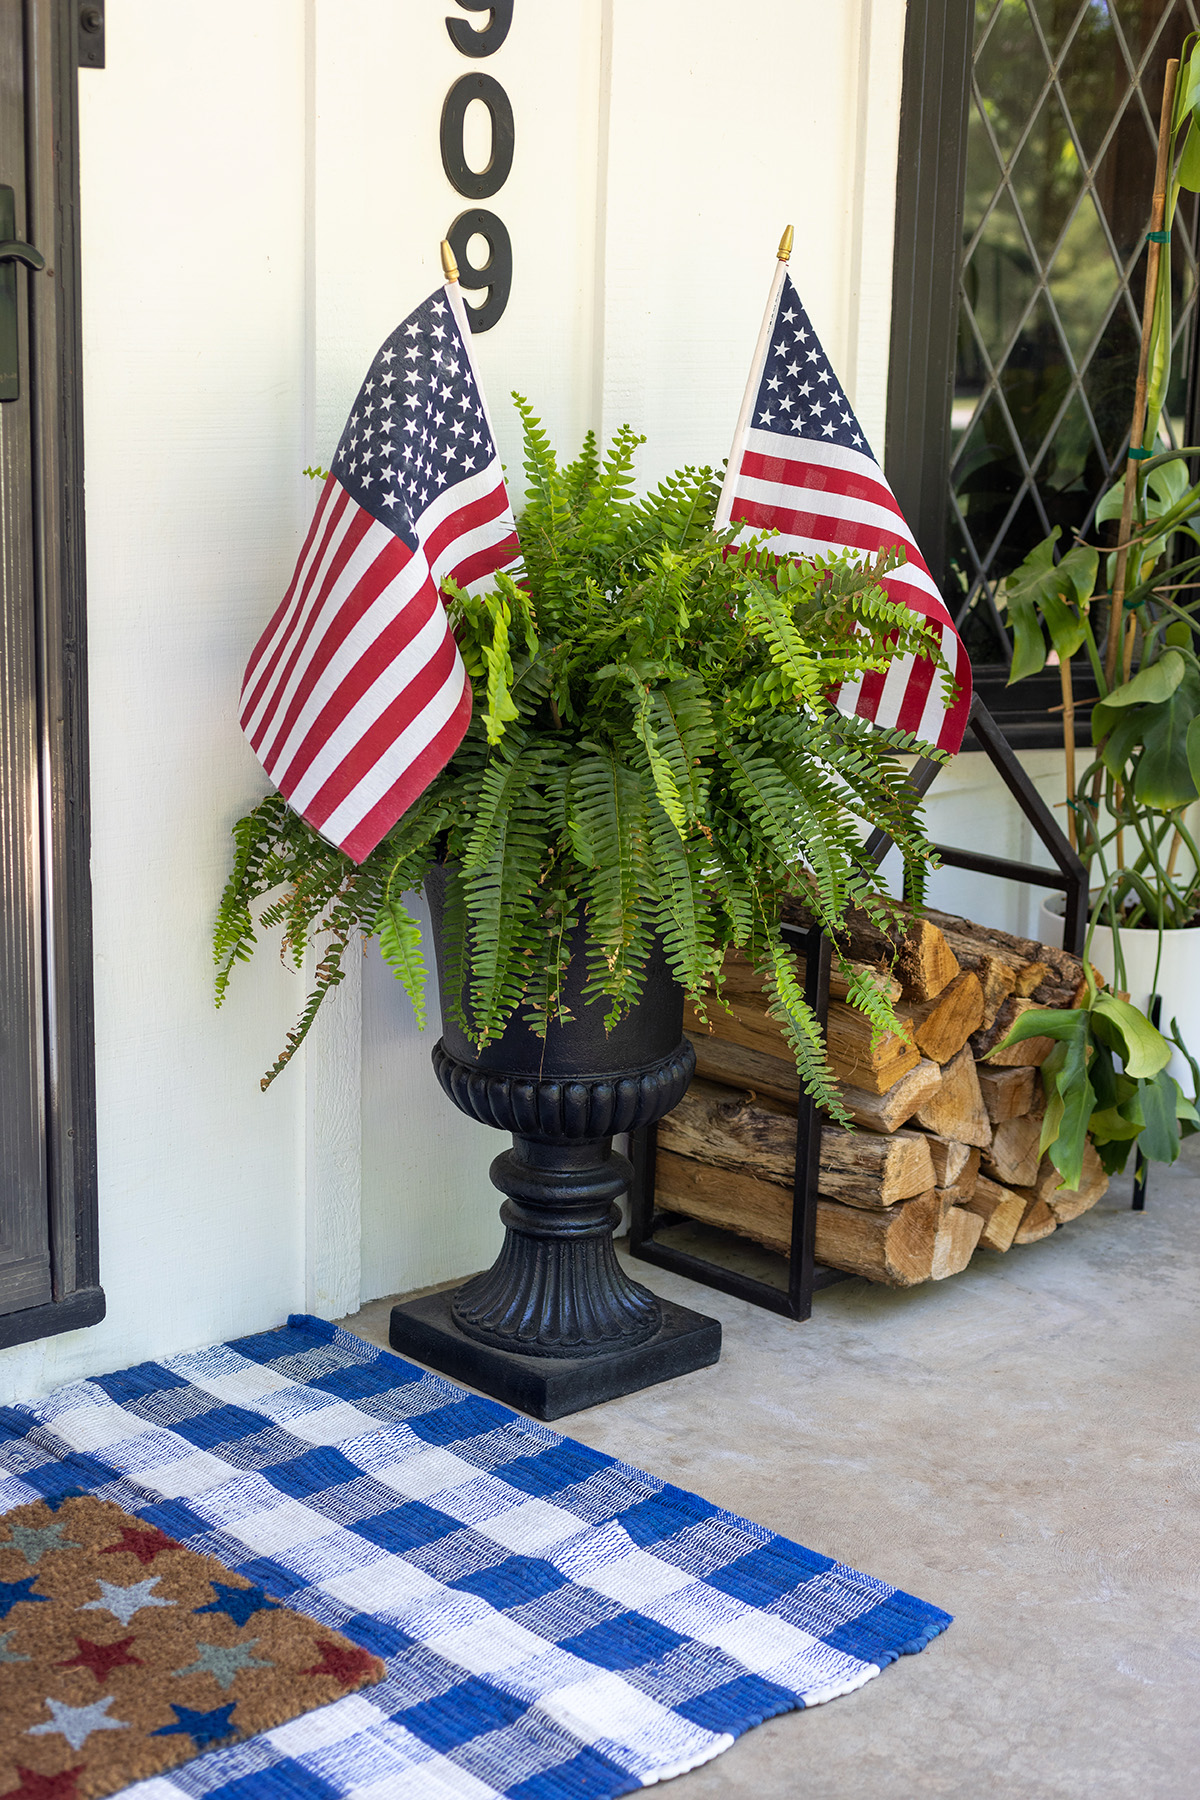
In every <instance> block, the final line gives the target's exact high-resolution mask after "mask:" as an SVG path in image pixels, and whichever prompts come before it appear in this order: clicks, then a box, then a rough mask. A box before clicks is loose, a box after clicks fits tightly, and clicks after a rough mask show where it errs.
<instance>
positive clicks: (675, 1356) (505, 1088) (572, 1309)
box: [390, 868, 721, 1419]
mask: <svg viewBox="0 0 1200 1800" xmlns="http://www.w3.org/2000/svg"><path fill="white" fill-rule="evenodd" d="M444 886H445V872H444V870H442V869H441V868H438V869H435V870H433V871H432V872H431V874H430V876H429V877H428V878H427V880H426V887H425V891H426V894H427V896H428V899H429V905H430V912H431V914H432V917H433V927H434V942H435V948H436V951H437V958H438V980H439V984H440V986H441V992H442V998H443V1004H442V1014H443V1020H444V1023H443V1030H442V1037H441V1039H440V1040H439V1042H438V1043H437V1044H436V1045H435V1047H434V1051H433V1066H434V1068H435V1070H436V1071H437V1076H438V1080H439V1081H440V1082H441V1084H442V1086H443V1088H444V1089H445V1090H446V1093H447V1094H448V1095H449V1097H450V1099H451V1100H453V1102H454V1104H455V1105H456V1106H457V1107H458V1108H459V1110H460V1111H461V1112H464V1113H466V1115H467V1117H468V1118H471V1119H477V1120H479V1122H480V1123H481V1124H484V1125H493V1126H495V1127H497V1128H498V1129H499V1130H501V1131H509V1132H511V1133H512V1139H513V1147H512V1149H511V1150H506V1151H504V1152H503V1154H502V1155H500V1156H498V1157H497V1158H496V1160H495V1161H494V1162H493V1164H492V1167H491V1177H492V1181H493V1182H494V1183H495V1185H496V1186H497V1187H498V1188H499V1189H500V1191H501V1193H502V1194H504V1195H505V1200H504V1204H503V1205H502V1206H501V1208H500V1216H501V1218H502V1219H503V1221H504V1225H505V1238H504V1246H503V1248H502V1249H501V1251H500V1254H499V1256H498V1257H497V1258H496V1261H495V1262H494V1263H493V1265H492V1267H491V1268H490V1269H487V1270H485V1271H484V1273H483V1274H482V1275H476V1276H475V1277H474V1278H473V1279H472V1280H471V1281H468V1282H466V1283H465V1284H464V1285H463V1286H462V1287H460V1288H458V1289H456V1290H455V1291H453V1292H451V1293H446V1292H443V1293H439V1294H429V1295H426V1296H425V1297H424V1298H422V1299H420V1300H410V1301H408V1302H407V1303H406V1304H405V1305H402V1306H396V1307H394V1308H393V1309H392V1320H391V1334H390V1335H391V1343H392V1347H393V1349H395V1350H399V1351H402V1352H404V1353H405V1354H407V1355H410V1356H415V1357H416V1358H417V1359H418V1361H420V1362H423V1363H428V1364H430V1365H432V1366H433V1367H434V1368H437V1369H441V1370H443V1371H444V1372H445V1373H446V1374H448V1375H453V1376H457V1377H458V1378H459V1379H461V1380H464V1381H469V1382H470V1383H471V1384H472V1385H473V1386H475V1387H478V1388H482V1389H483V1390H484V1392H485V1393H488V1394H494V1395H495V1396H496V1398H497V1399H500V1400H504V1401H506V1402H507V1403H508V1404H509V1405H511V1406H516V1407H519V1408H521V1410H522V1411H525V1412H530V1413H533V1414H534V1415H535V1416H536V1417H537V1418H540V1419H557V1418H561V1417H562V1415H563V1414H564V1413H570V1412H577V1411H578V1410H579V1409H580V1408H581V1407H584V1406H591V1405H594V1404H595V1403H596V1402H598V1401H600V1400H611V1399H613V1398H615V1397H616V1395H618V1394H629V1393H633V1392H635V1391H636V1390H637V1389H638V1388H643V1387H650V1386H651V1385H652V1384H653V1383H655V1382H658V1381H665V1380H667V1379H669V1378H670V1377H672V1376H674V1375H683V1374H686V1373H687V1372H688V1371H689V1370H692V1369H700V1368H704V1367H705V1366H706V1365H707V1364H709V1363H714V1362H716V1361H717V1358H718V1357H719V1355H720V1351H721V1327H720V1325H719V1323H718V1322H717V1320H715V1319H709V1318H706V1317H704V1315H703V1314H701V1313H695V1312H691V1311H689V1310H688V1308H686V1307H682V1306H676V1305H675V1304H674V1303H673V1302H671V1301H669V1300H660V1299H658V1298H657V1296H656V1295H654V1294H652V1293H651V1292H650V1290H649V1289H648V1288H644V1287H642V1286H641V1284H640V1283H639V1282H636V1281H633V1280H631V1279H630V1277H629V1276H628V1275H627V1274H626V1273H625V1271H624V1269H623V1268H622V1267H621V1265H620V1263H619V1262H618V1261H617V1257H616V1252H615V1250H614V1248H613V1228H614V1226H615V1225H617V1224H618V1222H619V1220H620V1216H621V1215H620V1209H619V1207H618V1206H617V1205H616V1201H617V1199H618V1198H619V1196H620V1195H621V1194H622V1193H624V1191H625V1189H626V1188H627V1187H628V1185H629V1182H630V1180H631V1178H632V1174H633V1171H632V1169H631V1167H630V1164H629V1162H628V1160H627V1158H625V1157H624V1156H621V1155H620V1154H618V1153H617V1152H616V1151H614V1150H613V1147H612V1140H613V1136H614V1134H616V1133H618V1132H625V1131H636V1130H638V1129H639V1127H641V1126H643V1125H650V1124H652V1123H653V1122H654V1121H655V1120H657V1119H661V1118H662V1116H663V1114H664V1113H668V1112H670V1110H671V1108H672V1107H673V1106H675V1105H676V1104H677V1103H678V1101H679V1100H680V1099H681V1098H682V1097H683V1094H684V1092H685V1091H686V1089H687V1086H688V1083H689V1082H690V1081H691V1079H692V1074H693V1071H694V1069H695V1063H696V1058H695V1053H694V1052H693V1050H692V1047H691V1045H690V1044H689V1043H688V1041H687V1039H686V1038H685V1037H684V1035H683V990H682V989H681V988H680V986H679V984H678V983H677V982H676V981H675V979H674V978H673V976H672V975H671V973H670V970H669V969H668V967H667V964H666V961H665V959H664V958H663V957H662V955H661V953H658V954H656V956H655V958H654V960H653V961H652V963H651V967H650V971H649V976H648V979H647V982H646V987H645V991H644V994H643V997H642V1000H641V1002H640V1003H639V1005H638V1006H637V1007H635V1008H634V1009H633V1010H632V1012H630V1014H629V1015H628V1016H627V1017H626V1018H625V1019H624V1020H622V1022H621V1023H620V1024H619V1025H618V1026H617V1027H616V1028H615V1029H614V1030H613V1031H612V1032H609V1033H606V1032H605V1030H604V1016H605V1013H606V1012H607V1010H608V1005H607V1002H604V1001H601V1002H599V1003H592V1004H590V1005H588V1004H585V1003H584V1000H583V996H582V987H583V981H584V968H583V962H584V957H583V944H584V939H583V932H582V929H580V930H579V931H577V933H576V935H575V939H574V941H573V944H572V951H573V954H572V959H571V967H570V974H569V977H568V980H567V984H566V1002H567V1006H568V1007H569V1009H570V1012H571V1013H572V1015H573V1022H572V1023H571V1024H570V1025H551V1027H550V1030H549V1032H548V1033H547V1036H546V1038H545V1039H544V1040H543V1039H542V1038H539V1037H537V1036H535V1034H534V1033H533V1032H532V1031H531V1030H530V1029H529V1028H528V1027H527V1026H525V1025H523V1024H522V1023H521V1022H520V1020H519V1019H513V1020H511V1021H510V1022H509V1024H508V1025H507V1026H506V1028H505V1030H504V1032H503V1034H502V1035H501V1036H500V1037H499V1038H497V1039H496V1040H495V1042H494V1043H491V1044H488V1045H487V1046H486V1047H485V1048H484V1049H483V1050H482V1051H478V1050H476V1048H475V1046H474V1045H473V1044H472V1043H471V1041H470V1039H469V1038H467V1037H466V1036H465V1034H464V1033H463V1032H462V1031H460V1030H459V1028H458V1027H457V1026H456V1025H455V1024H454V1023H453V1021H452V1020H451V1019H450V1018H449V1016H448V1011H449V1009H448V1008H447V1006H446V1004H445V1000H446V977H445V969H444V959H443V946H442V933H441V920H442V902H443V895H444Z"/></svg>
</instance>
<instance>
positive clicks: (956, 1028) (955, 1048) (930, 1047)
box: [897, 969, 983, 1063]
mask: <svg viewBox="0 0 1200 1800" xmlns="http://www.w3.org/2000/svg"><path fill="white" fill-rule="evenodd" d="M897 1012H898V1014H899V1017H900V1018H901V1019H902V1020H903V1021H904V1023H905V1024H906V1025H907V1026H908V1027H909V1030H910V1032H911V1033H912V1038H913V1042H914V1043H915V1044H916V1046H917V1049H918V1050H919V1051H920V1052H921V1054H922V1056H928V1057H929V1058H930V1060H931V1061H933V1062H935V1063H948V1062H949V1061H950V1059H951V1057H952V1056H957V1055H958V1053H959V1051H960V1050H961V1049H962V1047H963V1045H964V1044H965V1043H966V1041H967V1039H968V1038H969V1037H970V1035H971V1033H972V1032H973V1031H978V1030H979V1028H980V1026H981V1025H982V1023H983V989H982V988H981V987H980V985H979V979H978V977H977V976H975V975H973V974H972V973H971V971H970V970H969V969H965V970H964V971H963V973H962V974H961V975H956V976H955V977H954V980H953V981H952V982H950V983H949V985H948V986H947V987H945V988H943V989H942V991H941V993H940V994H939V995H938V996H937V999H936V1000H923V1001H920V1002H916V1001H909V1002H907V1003H906V1004H902V1005H901V1006H899V1007H898V1008H897Z"/></svg>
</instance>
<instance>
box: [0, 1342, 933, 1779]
mask: <svg viewBox="0 0 1200 1800" xmlns="http://www.w3.org/2000/svg"><path fill="white" fill-rule="evenodd" d="M81 1491H82V1492H85V1493H89V1494H95V1495H97V1496H99V1497H100V1498H102V1499H105V1500H108V1501H111V1502H112V1503H114V1504H115V1505H117V1506H121V1507H123V1508H124V1509H125V1510H126V1511H127V1512H130V1513H133V1514H135V1515H136V1516H137V1517H138V1519H139V1520H141V1521H142V1523H143V1524H144V1525H145V1526H147V1527H148V1528H150V1529H153V1530H157V1531H160V1532H162V1533H163V1534H164V1535H165V1536H167V1537H169V1538H171V1539H173V1540H174V1541H175V1542H177V1543H179V1544H182V1545H184V1546H186V1547H187V1548H188V1549H191V1550H193V1551H196V1552H198V1553H200V1554H202V1555H207V1556H215V1557H216V1558H217V1559H218V1560H219V1561H220V1562H221V1563H223V1564H224V1565H225V1567H226V1568H227V1569H229V1570H230V1571H231V1572H232V1573H234V1574H235V1575H236V1576H237V1577H240V1579H241V1580H242V1581H243V1582H244V1583H246V1584H248V1585H251V1586H254V1587H259V1588H261V1589H262V1590H263V1592H264V1593H266V1594H270V1595H272V1596H274V1597H275V1598H276V1599H277V1600H280V1601H282V1602H284V1603H285V1604H287V1605H289V1606H291V1607H293V1608H295V1609H296V1610H297V1611H298V1612H301V1613H304V1614H305V1615H307V1616H308V1617H309V1618H310V1619H312V1620H314V1621H315V1622H316V1623H317V1624H318V1625H319V1626H321V1627H322V1628H324V1629H325V1630H326V1631H330V1632H339V1633H341V1634H343V1635H344V1636H345V1637H346V1638H347V1639H349V1640H350V1642H351V1643H353V1644H355V1645H357V1646H359V1647H360V1648H362V1649H364V1650H366V1651H368V1652H370V1653H371V1654H372V1655H376V1656H379V1657H381V1658H383V1660H384V1664H385V1670H386V1673H385V1676H384V1679H383V1680H382V1681H381V1682H380V1683H379V1684H378V1685H377V1686H375V1687H371V1688H369V1689H366V1690H364V1691H361V1692H356V1693H351V1694H347V1695H345V1696H344V1697H343V1698H341V1699H338V1700H336V1701H334V1702H333V1703H332V1704H331V1705H328V1706H325V1707H323V1708H321V1709H320V1710H319V1711H316V1712H309V1713H307V1714H306V1715H305V1716H304V1717H302V1718H297V1719H295V1720H293V1721H292V1722H291V1723H288V1724H283V1725H280V1726H278V1727H276V1728H274V1729H269V1730H265V1731H263V1732H261V1733H259V1735H257V1736H255V1737H253V1738H250V1739H247V1740H243V1741H239V1742H237V1743H233V1744H229V1745H227V1746H226V1747H224V1748H220V1749H213V1750H211V1751H209V1752H208V1753H207V1754H206V1755H202V1756H199V1757H197V1758H195V1760H193V1761H191V1762H187V1763H185V1764H183V1765H182V1766H180V1767H178V1768H176V1769H173V1770H172V1771H171V1772H170V1773H169V1774H165V1775H160V1776H157V1777H156V1778H154V1779H153V1780H152V1781H151V1782H149V1783H146V1784H144V1785H142V1786H141V1787H140V1788H139V1789H138V1790H136V1791H137V1792H138V1794H139V1800H182V1797H183V1796H189V1797H192V1796H194V1797H195V1800H199V1797H200V1796H205V1800H447V1797H449V1796H455V1797H456V1800H460V1797H461V1800H500V1797H504V1800H585V1797H586V1800H609V1797H610V1796H616V1795H618V1794H624V1793H628V1792H630V1791H631V1790H632V1789H635V1788H638V1787H642V1786H646V1785H648V1784H649V1783H651V1782H654V1781H660V1780H663V1779H665V1778H666V1777H668V1776H671V1775H677V1774H680V1773H682V1772H683V1771H684V1770H687V1769H691V1768H694V1767H696V1766H697V1765H698V1764H700V1763H703V1762H707V1761H708V1760H709V1759H710V1758H711V1757H713V1756H716V1755H718V1754H719V1753H720V1752H721V1751H722V1750H724V1749H726V1748H727V1747H728V1746H729V1745H730V1744H731V1743H732V1742H733V1740H734V1738H736V1737H738V1736H739V1735H740V1734H741V1733H742V1732H744V1731H746V1730H748V1729H749V1728H750V1726H752V1725H756V1724H758V1723H759V1722H760V1721H762V1720H763V1719H767V1718H770V1717H772V1716H773V1715H775V1714H777V1713H781V1712H786V1711H789V1710H790V1709H792V1708H795V1707H802V1706H813V1705H816V1704H817V1703H819V1702H821V1701H824V1700H832V1699H834V1698H835V1697H836V1696H837V1695H840V1694H847V1693H850V1692H851V1691H852V1690H853V1689H854V1688H857V1687H860V1686H862V1684H863V1683H864V1682H866V1681H869V1680H870V1679H871V1677H872V1676H874V1675H878V1674H879V1672H880V1670H881V1669H883V1668H884V1667H885V1666H886V1665H887V1664H888V1663H890V1662H893V1661H894V1660H895V1659H896V1657H898V1656H902V1655H906V1654H910V1653H912V1652H914V1651H918V1650H921V1649H923V1648H924V1647H925V1645H926V1644H927V1643H928V1642H929V1641H930V1639H931V1638H933V1637H935V1636H936V1635H937V1634H938V1633H939V1632H941V1631H943V1630H945V1628H946V1626H947V1625H948V1624H949V1623H950V1620H949V1615H948V1614H946V1613H944V1612H942V1611H940V1610H939V1609H938V1608H937V1607H935V1606H929V1605H927V1604H926V1603H925V1602H923V1601H921V1600H916V1599H914V1598H913V1597H912V1596H911V1595H910V1594H905V1593H901V1592H899V1591H898V1590H897V1589H895V1588H892V1587H889V1586H888V1585H887V1584H886V1583H885V1582H882V1581H878V1580H876V1579H874V1578H873V1577H871V1576H868V1575H861V1574H858V1573H857V1572H856V1571H855V1570H853V1569H850V1568H847V1567H846V1566H845V1565H844V1564H841V1563H838V1562H835V1561H833V1560H832V1559H831V1558H830V1557H827V1556H819V1555H817V1554H816V1553H815V1552H813V1551H811V1550H805V1549H803V1548H802V1547H801V1546H800V1545H799V1544H794V1543H791V1542H789V1541H788V1540H787V1539H785V1538H781V1537H777V1536H776V1535H775V1534H774V1533H772V1532H769V1531H765V1530H763V1529H762V1528H761V1527H760V1526H757V1525H753V1524H751V1523H750V1522H749V1521H748V1520H746V1519H741V1518H738V1517H736V1516H735V1515H734V1514H731V1513H727V1512H723V1511H722V1510H721V1509H720V1508H719V1507H715V1506H711V1505H710V1504H709V1503H708V1502H707V1501H705V1500H702V1499H700V1498H699V1497H698V1496H697V1495H695V1494H689V1493H686V1492H684V1491H683V1490H682V1489H680V1488H676V1487H672V1486H670V1485H669V1484H668V1483H666V1482H664V1481H660V1480H658V1479H657V1478H656V1477H654V1476H652V1475H646V1474H643V1473H642V1472H641V1471H640V1470H637V1469H634V1468H630V1467H628V1466H627V1465H625V1464H623V1463H619V1462H616V1461H614V1460H613V1458H611V1457H608V1456H603V1455H601V1454H600V1453H599V1452H597V1451H594V1450H590V1449H587V1448H586V1447H585V1446H583V1445H581V1444H577V1443H574V1442H572V1440H571V1439H570V1438H565V1437H562V1436H561V1435H560V1434H559V1433H558V1432H555V1431H552V1430H550V1429H548V1428H547V1427H546V1426H544V1425H539V1424H536V1423H534V1422H533V1421H531V1420H529V1419H525V1418H522V1417H519V1416H518V1415H517V1414H515V1413H512V1412H510V1411H508V1409H507V1408H505V1407H503V1406H499V1405H497V1404H496V1403H495V1402H494V1401H491V1400H484V1399H481V1398H478V1397H477V1396H475V1395H472V1394H469V1393H467V1392H466V1391H465V1390H464V1389H462V1388H459V1387H456V1386H454V1385H453V1384H452V1383H450V1382H448V1381H444V1380H442V1379H440V1378H439V1377H437V1376H433V1375H429V1374H426V1373H425V1372H424V1371H423V1370H421V1369H418V1368H416V1367H414V1366H413V1365H411V1364H409V1363H405V1362H402V1361H401V1360H400V1359H399V1358H398V1357H395V1356H392V1355H390V1354H388V1353H387V1352H386V1351H380V1350H377V1349H375V1348H374V1347H373V1346H372V1345H370V1344H366V1343H363V1342H362V1341H361V1340H360V1339H358V1338H355V1337H352V1336H351V1335H350V1334H349V1333H348V1332H345V1331H342V1330H340V1329H338V1328H336V1327H334V1326H331V1325H326V1324H324V1323H322V1322H321V1321H320V1320H317V1319H309V1318H303V1317H294V1318H292V1319H290V1320H289V1322H288V1324H287V1326H286V1327H285V1328H282V1329H280V1330H278V1331H269V1332H264V1333H262V1334H261V1335H259V1336H255V1337H249V1338H241V1339H239V1340H238V1341H236V1342H234V1343H231V1344H223V1345H219V1346H217V1347H216V1348H214V1349H212V1350H204V1351H198V1352H195V1353H193V1354H190V1355H187V1356H178V1357H173V1358H171V1359H170V1360H169V1361H166V1362H163V1363H144V1364H142V1365H141V1366H140V1367H138V1368H135V1369H128V1370H126V1371H125V1372H124V1373H122V1374H119V1375H110V1376H103V1377H97V1378H95V1379H93V1380H91V1381H85V1382H80V1383H77V1384H75V1385H73V1386H71V1387H68V1388H63V1389H61V1390H60V1391H59V1392H58V1393H56V1394H54V1395H52V1396H51V1397H50V1398H49V1399H48V1400H46V1401H44V1402H42V1403H41V1404H40V1405H39V1406H38V1407H36V1408H26V1407H16V1408H12V1409H9V1410H8V1411H7V1412H0V1514H3V1513H11V1512H12V1511H13V1509H15V1508H18V1507H22V1506H26V1505H29V1504H31V1503H33V1502H36V1501H39V1500H42V1501H45V1502H47V1503H48V1504H49V1505H50V1506H51V1507H53V1506H55V1504H56V1503H57V1502H58V1501H59V1499H60V1498H61V1496H63V1495H64V1494H71V1493H79V1492H81ZM63 1511H64V1515H65V1507H64V1509H63ZM57 1516H58V1515H57V1513H56V1514H55V1517H56V1518H57ZM0 1531H2V1521H0ZM20 1614H21V1606H20V1604H18V1605H17V1606H16V1607H15V1608H14V1609H13V1611H12V1613H11V1614H10V1616H9V1618H8V1619H7V1620H6V1621H5V1624H6V1625H10V1624H12V1622H13V1621H14V1620H17V1619H19V1617H20ZM37 1741H39V1742H40V1741H41V1740H40V1739H39V1740H37ZM16 1760H21V1761H22V1763H23V1764H25V1762H26V1759H25V1758H24V1757H21V1758H20V1759H17V1758H16V1757H14V1761H16ZM26 1766H28V1765H27V1764H26ZM10 1792H14V1793H15V1794H18V1795H20V1796H21V1800H26V1791H25V1790H23V1789H22V1788H20V1787H18V1788H17V1789H16V1790H10ZM0 1800H3V1797H0ZM28 1800H70V1795H69V1792H67V1791H64V1793H63V1794H62V1795H61V1796H60V1795H59V1794H57V1793H52V1792H51V1791H50V1790H49V1789H47V1790H46V1791H45V1792H43V1791H42V1790H40V1789H38V1790H36V1791H35V1789H33V1788H29V1789H28Z"/></svg>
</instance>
